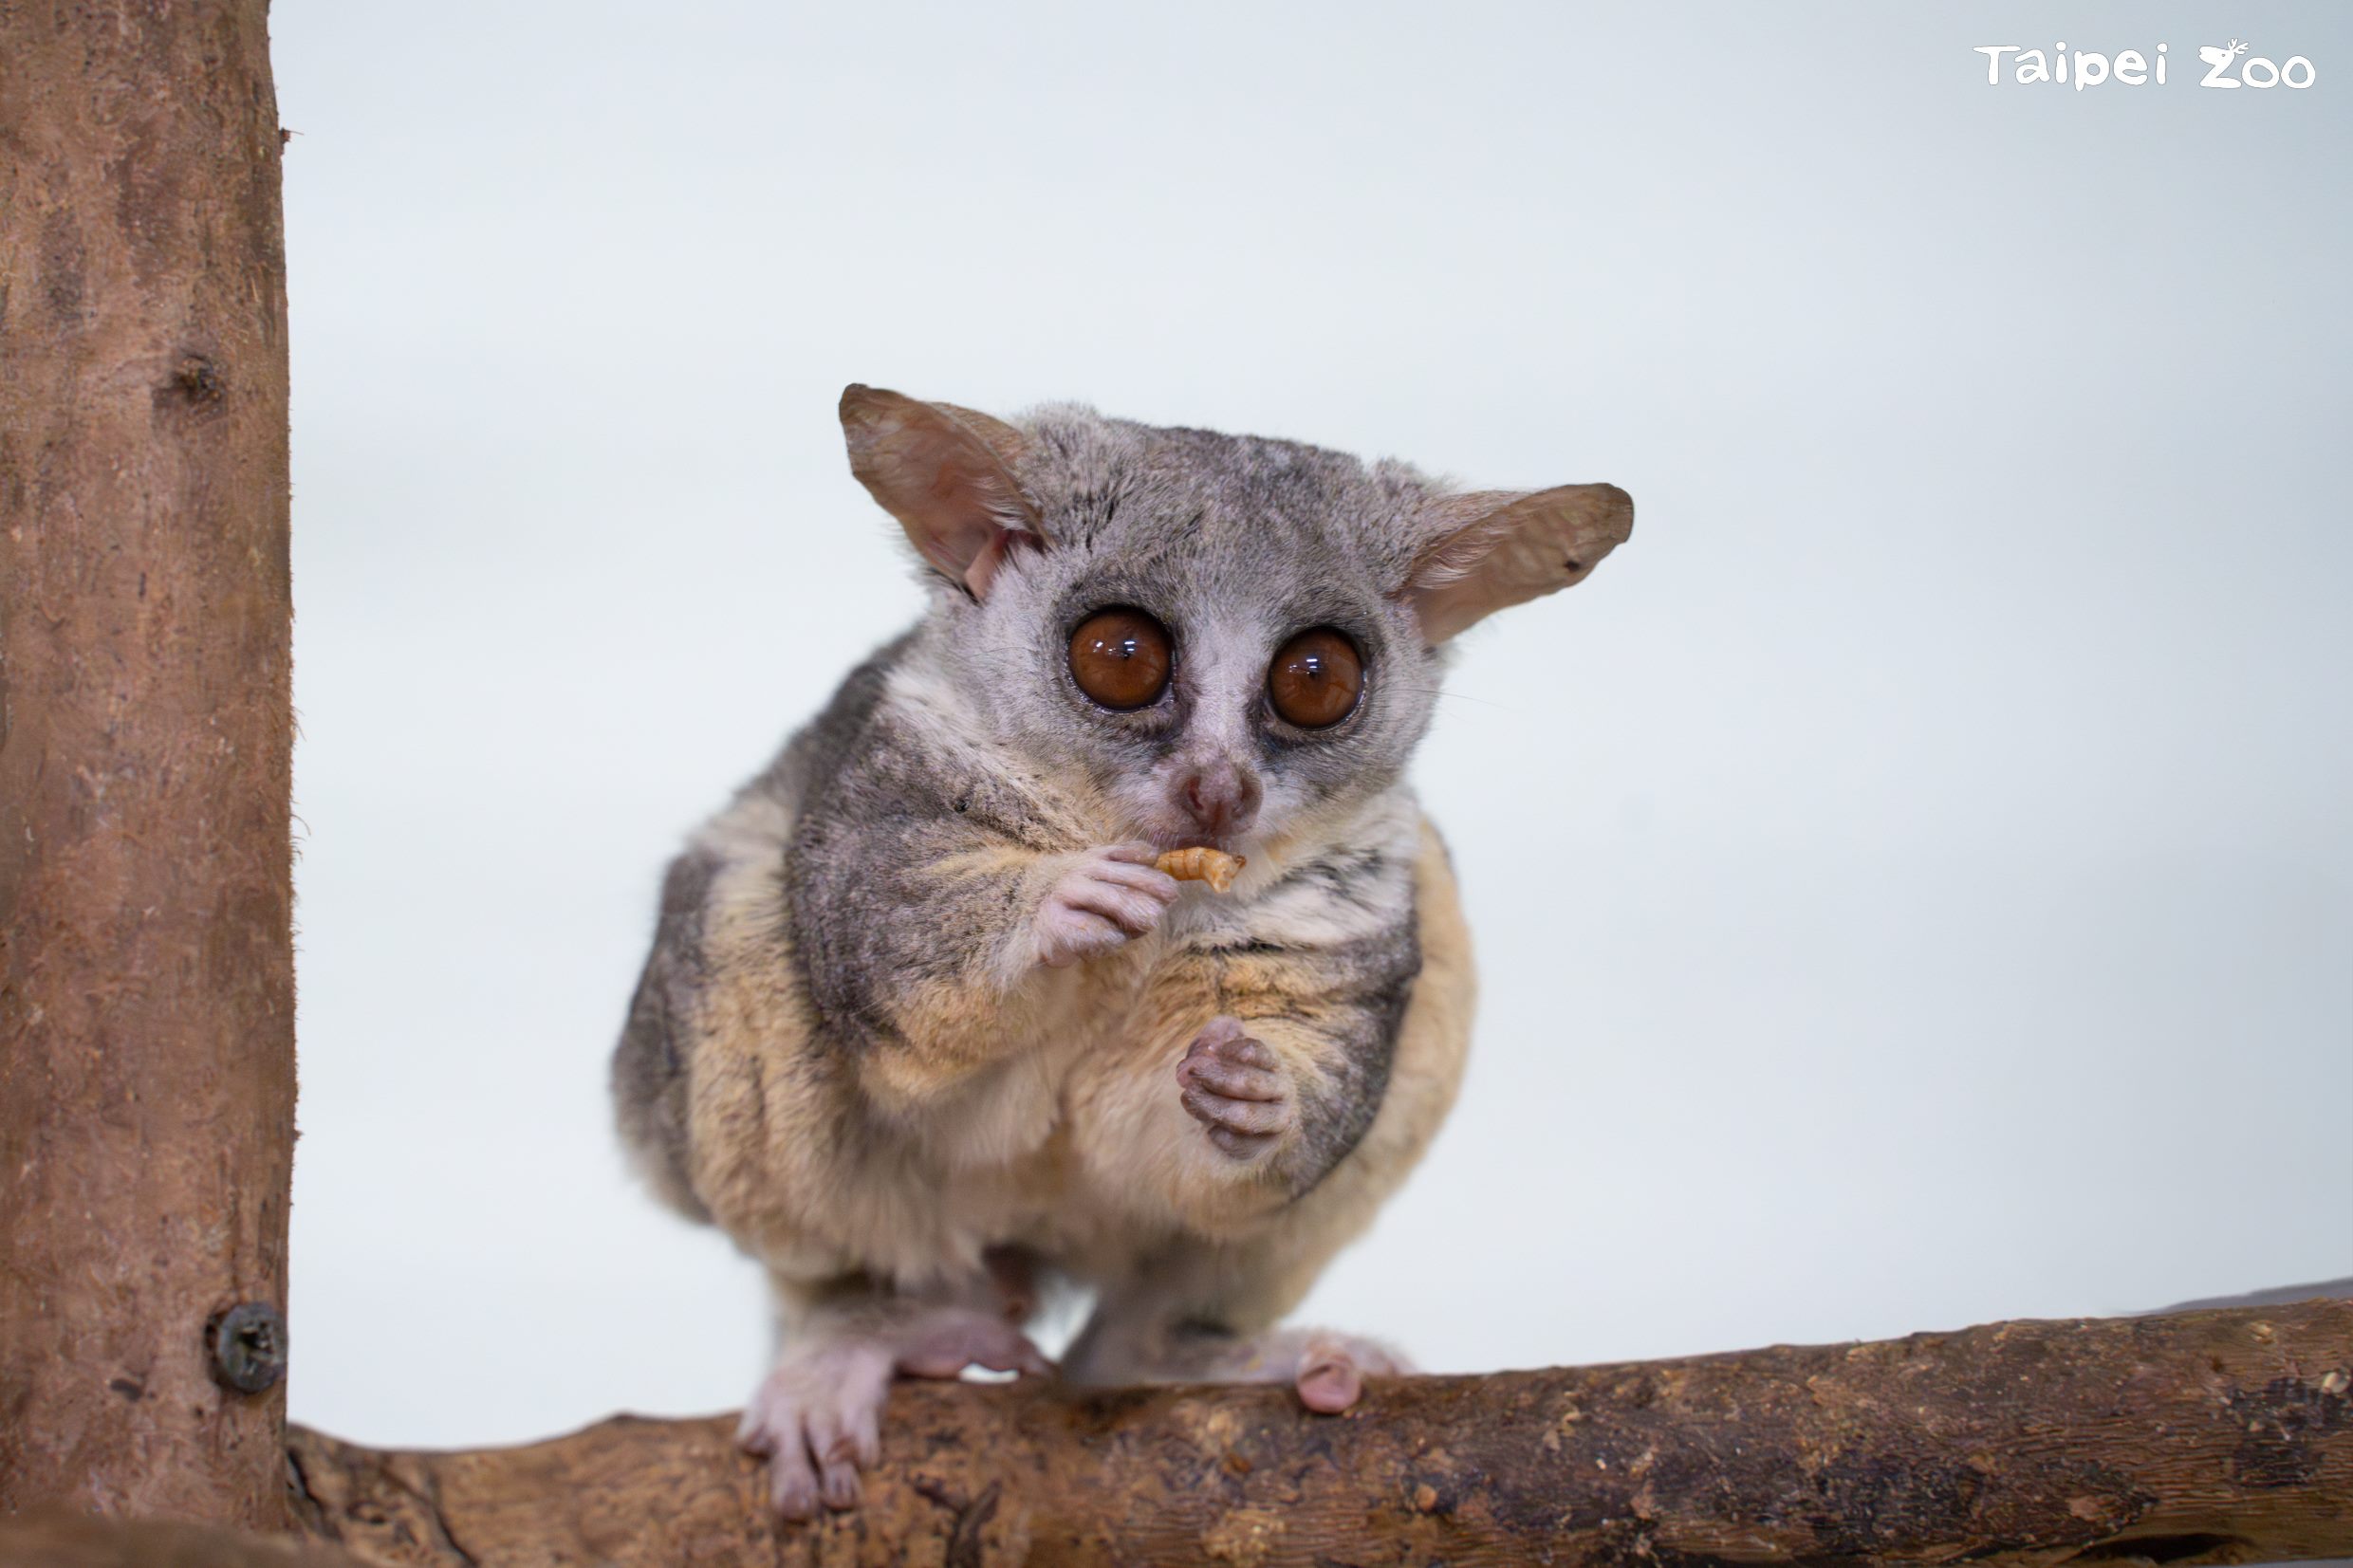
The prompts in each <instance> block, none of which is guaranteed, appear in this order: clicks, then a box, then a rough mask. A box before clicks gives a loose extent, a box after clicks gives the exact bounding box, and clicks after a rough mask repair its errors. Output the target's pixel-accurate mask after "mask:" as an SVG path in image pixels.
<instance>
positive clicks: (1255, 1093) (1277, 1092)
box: [1177, 1051, 1283, 1100]
mask: <svg viewBox="0 0 2353 1568" xmlns="http://www.w3.org/2000/svg"><path fill="white" fill-rule="evenodd" d="M1177 1082H1179V1083H1185V1084H1195V1083H1197V1084H1201V1085H1203V1086H1204V1087H1207V1088H1210V1089H1214V1090H1215V1091H1216V1092H1217V1093H1219V1094H1221V1095H1223V1096H1225V1097H1226V1098H1228V1099H1267V1100H1272V1099H1281V1098H1283V1076H1282V1075H1281V1074H1280V1073H1276V1072H1271V1071H1269V1069H1267V1068H1264V1067H1245V1066H1243V1065H1242V1064H1241V1063H1240V1062H1237V1061H1232V1060H1230V1059H1228V1058H1226V1057H1222V1056H1213V1055H1211V1054H1210V1053H1208V1052H1206V1051H1203V1052H1201V1053H1199V1054H1198V1055H1195V1056H1189V1057H1187V1058H1185V1060H1184V1061H1181V1062H1179V1063H1177Z"/></svg>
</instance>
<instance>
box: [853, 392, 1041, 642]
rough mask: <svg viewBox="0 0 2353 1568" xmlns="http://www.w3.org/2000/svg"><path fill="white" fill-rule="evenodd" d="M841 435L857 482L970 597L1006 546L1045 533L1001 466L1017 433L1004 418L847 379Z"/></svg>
mask: <svg viewBox="0 0 2353 1568" xmlns="http://www.w3.org/2000/svg"><path fill="white" fill-rule="evenodd" d="M842 435H843V440H844V441H845V442H846V443H847V444H848V446H849V453H850V471H851V472H852V473H854V474H856V475H857V476H858V482H859V483H860V484H862V485H863V486H865V487H866V489H867V492H868V493H869V494H871V495H872V496H873V497H874V498H875V500H876V501H878V502H880V504H881V507H882V509H883V510H884V511H887V512H889V513H890V514H891V515H892V516H893V517H896V518H898V519H899V526H900V527H902V528H904V529H906V530H907V539H908V542H909V543H911V544H914V545H915V547H916V549H917V551H918V552H919V553H920V554H921V555H922V557H923V559H924V560H925V561H927V562H929V563H931V564H932V566H933V568H934V569H935V570H936V571H938V572H939V573H940V575H942V576H943V577H945V578H947V579H948V580H949V581H952V582H954V583H956V584H957V585H958V586H960V587H963V588H965V589H967V590H969V591H970V592H971V593H972V596H973V598H974V599H979V598H981V597H982V596H983V595H985V594H986V593H987V592H988V591H989V580H990V579H991V578H992V577H994V576H995V575H996V571H997V568H998V567H999V566H1000V565H1002V564H1004V562H1005V558H1006V556H1007V555H1008V554H1009V553H1010V552H1011V551H1012V550H1014V549H1016V548H1019V547H1021V546H1022V545H1024V544H1029V545H1038V544H1045V543H1046V533H1045V530H1044V529H1043V528H1041V527H1040V526H1039V525H1038V517H1037V512H1036V510H1035V509H1034V508H1033V507H1031V506H1030V505H1029V501H1028V497H1027V496H1025V495H1023V494H1022V491H1021V486H1020V484H1019V483H1018V482H1017V481H1015V479H1014V478H1013V474H1012V470H1010V468H1008V467H1007V463H1008V460H1009V459H1010V458H1012V457H1013V456H1015V455H1017V454H1018V453H1019V452H1020V450H1021V441H1022V435H1021V433H1020V432H1019V431H1017V430H1015V429H1014V428H1013V427H1012V426H1010V425H1009V424H1006V423H1004V422H1003V421H1002V420H997V419H991V418H990V417H989V416H988V415H985V414H975V413H973V411H972V410H970V409H962V408H957V407H956V406H954V404H952V403H924V402H917V400H916V399H915V398H913V397H905V396H902V395H901V394H899V393H896V392H885V391H883V390H882V389H880V387H869V386H858V385H852V386H850V387H848V388H846V389H844V390H843V394H842Z"/></svg>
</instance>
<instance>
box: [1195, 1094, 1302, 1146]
mask: <svg viewBox="0 0 2353 1568" xmlns="http://www.w3.org/2000/svg"><path fill="white" fill-rule="evenodd" d="M1182 1098H1183V1099H1184V1103H1185V1109H1186V1110H1188V1111H1190V1112H1192V1113H1193V1115H1194V1116H1195V1117H1197V1118H1198V1119H1200V1120H1202V1121H1205V1122H1207V1123H1209V1124H1210V1125H1211V1126H1213V1127H1223V1128H1226V1129H1228V1130H1229V1131H1232V1132H1235V1133H1247V1134H1251V1135H1252V1136H1254V1137H1270V1136H1272V1135H1273V1134H1276V1133H1279V1132H1281V1131H1282V1130H1283V1125H1284V1123H1285V1121H1287V1120H1288V1113H1287V1112H1286V1111H1285V1110H1284V1108H1283V1107H1282V1106H1281V1105H1280V1104H1269V1103H1268V1102H1266V1101H1265V1100H1253V1099H1228V1098H1225V1097H1224V1096H1223V1095H1219V1094H1214V1093H1213V1092H1211V1091H1210V1090H1207V1089H1203V1088H1200V1087H1198V1086H1197V1085H1195V1086H1192V1087H1188V1088H1187V1089H1186V1090H1185V1091H1184V1094H1183V1097H1182Z"/></svg>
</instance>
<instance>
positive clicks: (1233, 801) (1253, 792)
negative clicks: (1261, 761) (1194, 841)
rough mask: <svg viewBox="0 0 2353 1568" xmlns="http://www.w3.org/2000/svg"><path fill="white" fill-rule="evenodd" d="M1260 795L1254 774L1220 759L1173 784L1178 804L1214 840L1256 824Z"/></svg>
mask: <svg viewBox="0 0 2353 1568" xmlns="http://www.w3.org/2000/svg"><path fill="white" fill-rule="evenodd" d="M1264 794H1265V791H1264V790H1262V789H1260V788H1259V787H1258V775H1257V774H1255V773H1253V772H1251V770H1250V769H1249V768H1247V767H1236V766H1234V765H1233V764H1232V763H1231V762H1226V761H1222V760H1221V761H1218V762H1214V763H1212V764H1210V765H1209V766H1207V767H1196V768H1193V769H1190V770H1188V771H1187V772H1186V774H1185V775H1184V777H1183V778H1181V779H1179V780H1178V781H1177V801H1178V802H1179V803H1180V804H1182V805H1183V806H1184V808H1185V811H1186V813H1187V814H1188V815H1190V816H1191V817H1192V818H1193V820H1194V821H1195V823H1196V824H1197V825H1198V826H1199V827H1200V829H1201V831H1202V832H1203V833H1206V834H1208V835H1210V836H1211V837H1212V838H1216V839H1224V838H1228V837H1231V836H1232V835H1233V834H1236V833H1240V832H1243V831H1245V830H1246V829H1248V828H1249V826H1250V825H1251V823H1252V822H1253V821H1257V820H1258V802H1259V800H1260V798H1261V797H1262V796H1263V795H1264Z"/></svg>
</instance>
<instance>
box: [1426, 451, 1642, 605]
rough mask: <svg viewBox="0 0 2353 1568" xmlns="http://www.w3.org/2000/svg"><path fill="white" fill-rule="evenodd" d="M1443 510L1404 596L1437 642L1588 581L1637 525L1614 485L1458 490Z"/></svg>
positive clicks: (1631, 505) (1628, 499)
mask: <svg viewBox="0 0 2353 1568" xmlns="http://www.w3.org/2000/svg"><path fill="white" fill-rule="evenodd" d="M1466 514H1470V515H1467V516H1466ZM1438 515H1439V516H1440V517H1441V518H1442V519H1443V520H1444V521H1445V522H1446V523H1447V524H1448V525H1449V527H1448V529H1447V531H1445V532H1443V533H1441V534H1440V535H1439V537H1438V538H1437V539H1436V540H1434V541H1433V542H1432V543H1431V544H1430V545H1429V546H1428V547H1427V548H1425V549H1424V550H1423V551H1422V553H1421V556H1420V558H1419V559H1418V560H1417V561H1416V562H1415V563H1414V569H1413V573H1412V576H1411V577H1410V579H1409V580H1408V581H1407V583H1406V586H1405V591H1404V593H1403V595H1402V596H1401V597H1403V598H1404V599H1405V600H1407V601H1408V602H1410V603H1411V604H1412V605H1413V606H1414V613H1415V617H1416V618H1417V619H1418V620H1419V621H1420V622H1421V635H1422V636H1423V637H1424V638H1426V639H1427V640H1428V641H1430V642H1432V643H1439V642H1443V641H1445V640H1446V639H1447V638H1449V637H1451V636H1455V635H1456V634H1457V633H1459V632H1462V631H1464V630H1465V629H1467V628H1469V627H1470V626H1472V625H1473V624H1475V623H1476V622H1478V621H1479V620H1480V619H1482V618H1485V617H1487V616H1490V615H1492V614H1493V613H1494V612H1495V611H1497V610H1501V609H1505V608H1508V607H1509V606H1510V605H1513V604H1520V603H1524V602H1526V601H1527V600H1531V599H1537V598H1541V597H1542V596H1543V595H1546V594H1549V593H1554V592H1557V591H1558V590H1560V589H1563V588H1566V587H1567V586H1569V585H1570V584H1571V583H1574V582H1581V581H1584V579H1585V577H1586V576H1587V575H1589V574H1590V573H1591V572H1592V570H1593V568H1594V567H1595V566H1596V565H1598V564H1599V563H1601V560H1602V558H1603V556H1605V555H1607V554H1609V552H1610V551H1611V550H1613V549H1615V548H1617V547H1618V546H1619V545H1620V544H1623V543H1625V541H1626V538H1627V536H1628V535H1629V534H1631V533H1632V532H1633V530H1634V502H1633V499H1632V498H1631V497H1629V496H1628V495H1627V494H1626V492H1625V491H1623V490H1621V489H1619V488H1618V487H1617V486H1615V485H1561V486H1556V487H1555V488H1553V489H1548V490H1533V491H1529V492H1527V493H1525V494H1520V495H1511V494H1509V493H1500V494H1497V493H1489V494H1481V495H1467V496H1455V497H1452V498H1450V500H1449V501H1448V502H1447V503H1444V504H1442V506H1441V509H1440V510H1439V514H1438Z"/></svg>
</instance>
